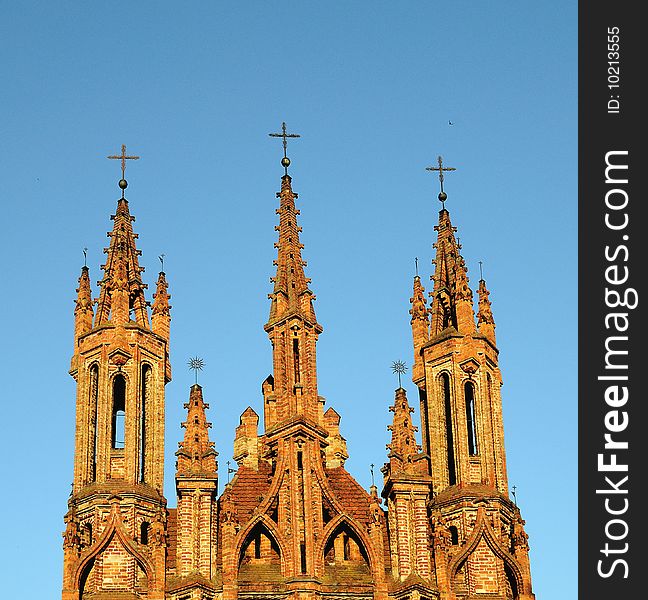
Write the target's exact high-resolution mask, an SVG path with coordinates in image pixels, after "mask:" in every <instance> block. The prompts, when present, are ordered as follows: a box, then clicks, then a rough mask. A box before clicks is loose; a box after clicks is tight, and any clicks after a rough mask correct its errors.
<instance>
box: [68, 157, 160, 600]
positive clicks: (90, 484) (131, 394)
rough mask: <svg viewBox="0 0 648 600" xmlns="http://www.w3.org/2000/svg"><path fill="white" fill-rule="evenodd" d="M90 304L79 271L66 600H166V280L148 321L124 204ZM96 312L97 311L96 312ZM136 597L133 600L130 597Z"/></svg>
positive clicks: (122, 184)
mask: <svg viewBox="0 0 648 600" xmlns="http://www.w3.org/2000/svg"><path fill="white" fill-rule="evenodd" d="M125 150H126V149H125V147H124V146H122V155H121V156H120V157H116V158H120V159H121V161H122V179H121V180H120V182H119V185H120V187H121V189H122V196H121V198H120V199H119V200H118V202H117V210H116V212H115V215H113V216H112V219H113V221H114V224H113V228H112V231H111V232H109V233H108V237H109V238H110V243H109V246H108V248H106V249H105V250H104V252H105V253H106V262H105V264H104V265H103V266H102V269H103V277H102V279H101V281H99V298H98V299H97V300H95V301H94V302H93V300H92V299H91V285H90V276H89V270H88V268H87V267H86V266H84V267H83V269H82V271H81V277H80V279H79V288H78V290H77V292H78V297H77V301H76V308H75V311H74V314H75V332H74V333H75V335H74V354H73V356H72V364H71V369H70V374H71V375H72V376H73V377H74V379H75V380H76V385H77V399H76V434H75V453H74V477H73V483H72V493H71V495H70V498H69V500H68V512H67V514H66V516H65V522H66V528H65V534H64V580H63V600H72V599H74V600H78V599H79V598H81V597H86V595H87V596H88V597H90V595H91V596H92V598H97V599H99V598H105V599H109V598H116V597H119V598H136V597H140V594H144V595H145V596H146V597H147V598H149V599H162V598H164V585H165V545H166V501H165V499H164V496H163V475H164V387H165V385H166V383H168V381H169V380H170V379H171V368H170V365H169V320H170V317H169V308H170V307H169V304H168V298H169V296H168V294H167V283H166V279H165V276H164V273H160V276H159V279H158V282H157V290H156V293H155V294H154V295H153V297H154V299H155V302H154V304H153V311H152V313H153V314H152V318H149V313H148V308H147V301H146V298H145V289H146V287H147V286H146V285H145V284H144V283H143V282H142V276H141V273H142V271H143V270H144V269H143V267H140V266H139V256H140V254H141V253H140V251H139V250H137V248H136V245H135V240H136V239H137V234H135V233H134V232H133V227H132V223H133V221H134V220H135V219H134V217H132V216H131V214H130V211H129V206H128V201H127V200H126V198H125V197H124V190H125V189H126V186H127V183H126V180H125V179H124V167H125V160H126V159H130V158H137V157H130V156H126V153H125ZM94 304H96V307H97V308H96V312H95V311H93V306H94ZM128 594H130V595H128Z"/></svg>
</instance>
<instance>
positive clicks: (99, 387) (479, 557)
mask: <svg viewBox="0 0 648 600" xmlns="http://www.w3.org/2000/svg"><path fill="white" fill-rule="evenodd" d="M284 160H287V159H284ZM282 164H284V163H283V162H282ZM287 164H289V162H288V163H287ZM287 164H284V167H285V168H286V171H287ZM122 189H124V188H122ZM277 196H278V198H279V208H278V210H277V213H278V215H279V225H278V227H277V228H276V229H277V230H278V234H279V235H278V241H277V243H276V244H275V247H276V249H277V258H276V260H275V265H276V269H277V270H276V275H275V277H273V279H272V281H273V283H274V287H273V290H272V292H271V293H270V294H269V298H270V316H269V319H268V322H267V324H266V325H265V331H266V332H267V334H268V337H269V339H270V342H271V347H272V358H273V372H272V374H271V375H270V376H268V378H267V379H266V380H265V381H264V382H263V383H262V396H263V422H262V424H261V425H260V422H259V421H260V418H259V415H258V414H257V413H256V412H255V411H254V410H253V409H252V408H249V407H248V408H247V409H245V410H244V411H243V413H242V415H241V420H240V424H239V426H238V427H237V428H236V432H235V441H234V460H235V461H236V462H237V467H238V468H237V470H236V473H235V475H234V477H233V479H232V480H231V481H230V482H228V483H227V485H225V486H224V488H223V489H222V491H221V490H219V481H218V473H217V469H218V465H217V461H216V457H217V452H216V450H215V445H214V442H213V441H211V440H210V436H209V427H210V423H209V422H208V421H207V415H206V410H207V409H208V405H207V404H206V403H205V401H204V399H203V390H202V388H201V387H200V386H199V385H197V384H196V385H193V386H192V387H191V389H190V392H189V401H188V402H187V403H186V404H185V408H186V409H187V418H186V421H185V422H183V423H182V426H183V427H184V438H183V440H182V441H181V442H180V443H179V448H178V450H177V452H176V457H177V461H176V495H177V499H176V503H177V508H169V507H167V501H166V499H165V498H164V496H163V472H164V469H163V465H164V404H165V398H164V389H165V385H166V383H167V382H168V381H170V378H171V367H170V364H169V358H168V357H169V340H170V337H169V336H170V319H171V316H170V315H171V313H170V308H171V307H170V304H169V298H170V296H169V294H168V283H167V280H166V276H165V274H164V273H160V274H159V277H158V280H157V284H156V290H155V293H154V294H153V295H152V298H153V302H152V305H151V304H149V303H148V302H147V300H146V298H145V289H146V285H145V284H144V283H143V282H142V279H141V271H143V269H142V268H141V267H139V263H138V257H139V254H140V253H139V251H138V250H137V249H136V245H135V240H136V238H137V235H136V234H135V233H134V232H133V229H132V221H133V220H134V218H133V217H132V216H131V215H130V212H129V207H128V201H127V200H126V199H125V198H123V197H122V198H121V199H120V200H119V201H118V204H117V211H116V214H115V216H114V217H113V219H114V226H113V229H112V231H111V232H110V233H109V237H110V245H109V248H107V249H106V254H107V259H106V263H105V265H103V266H102V269H103V277H102V279H101V281H100V282H99V287H100V293H99V298H98V299H97V300H95V301H93V300H92V298H91V295H92V292H91V283H90V276H89V270H88V268H87V267H83V269H82V271H81V277H80V279H79V288H78V290H77V293H78V295H77V301H76V307H75V311H74V315H75V326H74V332H75V338H74V340H75V345H74V355H73V357H72V365H71V370H70V373H71V375H72V376H73V377H74V378H75V380H76V382H77V403H76V433H75V457H74V459H75V460H74V479H73V489H72V494H71V496H70V498H69V502H68V504H69V509H68V512H67V514H66V515H65V532H64V544H63V547H64V565H63V593H62V598H63V600H91V599H93V600H94V599H106V600H108V599H135V598H146V599H150V600H162V599H170V600H234V599H236V598H241V599H243V600H253V599H254V600H278V599H280V598H281V599H283V598H294V599H295V600H315V599H316V598H322V599H326V598H328V599H330V600H341V599H342V598H345V599H347V598H348V599H353V598H357V599H359V600H360V599H361V600H369V599H370V598H374V599H376V600H387V599H388V598H394V599H396V598H398V599H401V598H402V599H407V600H419V599H420V598H421V597H424V598H429V599H433V598H439V599H441V600H459V599H466V600H468V599H476V598H483V599H484V600H494V599H501V600H508V599H510V600H513V599H519V600H532V599H533V598H534V595H533V593H532V591H531V580H530V568H529V559H528V542H527V536H526V533H525V531H524V521H523V520H522V518H521V516H520V511H519V509H518V508H517V506H516V505H515V504H514V503H513V502H511V500H510V498H509V495H508V483H507V474H506V462H505V456H504V444H503V441H504V440H503V427H502V410H501V398H500V394H499V387H500V385H501V376H500V372H499V369H498V350H497V347H496V346H495V322H494V319H493V315H492V311H491V304H490V301H489V299H488V296H489V292H488V290H487V289H486V284H485V282H484V281H483V280H482V281H480V282H479V288H478V291H477V292H478V308H479V312H478V313H477V315H475V312H474V307H473V294H472V291H471V289H470V287H469V285H468V275H467V269H466V267H465V263H464V261H463V258H462V257H461V255H460V252H459V250H460V246H459V245H458V243H457V241H456V239H455V237H454V232H455V229H454V228H453V227H452V225H451V222H450V215H449V213H448V211H447V210H445V208H444V209H443V210H442V211H441V212H440V213H439V224H438V226H437V227H436V228H435V229H436V230H437V231H438V235H437V241H436V243H435V248H436V259H435V261H434V262H435V265H436V268H435V274H434V276H433V280H434V285H433V289H432V292H431V294H430V296H431V303H430V308H428V306H427V301H426V298H425V293H424V292H425V290H424V289H423V285H422V283H421V279H420V277H419V276H418V275H417V276H416V277H415V279H414V290H413V295H412V298H411V299H410V302H411V304H412V308H411V310H410V314H411V315H412V320H411V322H412V334H413V343H414V367H413V381H414V383H415V384H416V386H417V389H418V393H419V399H418V400H419V402H420V410H421V413H420V422H421V436H422V442H423V443H422V446H419V445H417V442H416V435H415V432H416V431H417V427H416V426H415V425H414V413H415V409H414V408H412V407H411V406H410V404H409V401H408V398H407V395H406V392H405V390H404V389H403V388H400V387H399V389H397V390H396V394H395V399H394V404H393V406H391V407H390V410H391V411H392V412H393V423H392V425H390V427H389V430H390V432H391V442H390V444H389V445H388V455H387V461H388V462H387V463H386V464H385V466H384V467H383V469H382V473H383V475H384V486H383V491H382V498H381V497H380V496H379V494H378V489H377V488H376V486H374V485H372V486H371V488H370V490H369V491H367V490H365V489H363V488H362V487H361V486H360V485H359V484H358V483H357V482H356V481H355V480H354V479H353V477H352V476H351V475H350V474H349V473H348V472H347V471H346V469H345V467H344V464H345V461H346V459H347V458H348V454H347V448H346V440H345V438H344V437H342V434H341V430H340V415H339V414H338V413H337V412H336V411H335V410H334V409H333V408H328V409H327V410H326V411H325V410H324V404H325V400H324V398H323V397H322V396H320V395H319V392H318V387H317V366H316V346H317V340H318V337H319V335H320V334H321V333H322V331H323V328H322V326H321V325H320V324H319V323H318V321H317V318H316V315H315V310H314V308H313V300H314V299H315V296H314V294H313V293H312V291H311V290H310V288H309V284H310V279H308V278H307V277H306V276H305V273H304V266H305V262H304V261H303V260H302V257H301V250H302V248H303V246H302V244H301V243H300V241H299V233H300V232H301V228H300V227H299V226H298V225H297V217H298V215H299V210H297V209H296V207H295V200H296V199H297V194H296V193H294V192H293V190H292V180H291V177H290V176H289V175H288V174H287V172H286V174H285V175H284V176H283V177H282V178H281V190H280V192H278V193H277ZM149 306H150V307H151V308H150V309H149ZM95 307H96V310H95ZM149 310H150V315H149Z"/></svg>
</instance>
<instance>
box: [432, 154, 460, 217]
mask: <svg viewBox="0 0 648 600" xmlns="http://www.w3.org/2000/svg"><path fill="white" fill-rule="evenodd" d="M437 161H438V163H439V166H438V167H425V170H426V171H439V181H440V182H441V193H440V194H439V200H441V204H442V205H443V207H444V208H445V199H446V198H447V196H446V193H445V192H444V191H443V172H444V171H456V170H457V169H455V168H454V167H444V166H443V157H442V156H439V157H438V158H437Z"/></svg>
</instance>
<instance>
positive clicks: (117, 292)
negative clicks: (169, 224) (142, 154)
mask: <svg viewBox="0 0 648 600" xmlns="http://www.w3.org/2000/svg"><path fill="white" fill-rule="evenodd" d="M108 158H110V159H113V160H120V161H121V172H122V178H121V179H120V180H119V187H120V189H121V191H122V195H121V198H120V199H119V200H118V202H117V211H116V213H115V214H114V215H112V216H111V219H113V221H114V225H113V230H112V231H111V232H109V233H108V237H109V238H110V245H109V247H108V248H104V253H106V254H107V255H108V257H107V259H106V263H105V264H104V265H102V266H101V268H102V269H103V270H104V277H103V279H102V280H101V281H100V282H99V285H100V286H101V292H100V295H99V306H98V307H97V319H96V323H95V326H97V325H104V324H106V323H107V322H108V321H110V322H111V323H112V324H113V325H125V324H126V323H128V322H129V321H130V320H131V311H133V312H134V315H133V316H134V320H135V321H136V322H137V324H138V325H140V326H142V327H146V328H147V329H148V328H149V318H148V312H147V310H146V299H145V298H144V290H145V289H146V287H147V286H146V285H145V284H144V283H143V282H142V275H141V272H142V271H144V267H140V266H139V264H138V260H137V257H138V256H139V255H140V254H141V252H140V251H139V250H137V249H136V247H135V240H136V239H137V234H136V233H133V225H132V222H133V221H134V220H135V217H132V216H131V214H130V212H129V210H128V201H127V200H126V198H124V191H125V190H126V188H127V187H128V182H127V181H126V179H125V177H126V175H125V172H126V161H127V160H137V159H139V156H128V155H127V154H126V146H125V145H123V144H122V152H121V154H120V155H118V156H117V155H115V156H109V157H108Z"/></svg>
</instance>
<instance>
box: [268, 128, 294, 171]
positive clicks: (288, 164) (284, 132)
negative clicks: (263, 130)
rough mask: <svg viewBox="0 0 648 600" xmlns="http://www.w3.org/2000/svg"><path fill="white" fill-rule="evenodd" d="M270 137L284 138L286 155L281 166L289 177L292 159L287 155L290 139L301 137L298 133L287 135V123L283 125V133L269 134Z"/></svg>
mask: <svg viewBox="0 0 648 600" xmlns="http://www.w3.org/2000/svg"><path fill="white" fill-rule="evenodd" d="M268 135H269V136H270V137H280V138H283V149H284V155H283V158H282V159H281V166H282V167H283V168H284V169H285V170H286V175H288V167H289V166H290V159H289V158H288V156H287V155H286V152H287V151H288V138H298V137H301V135H299V134H298V133H286V123H282V124H281V133H269V134H268Z"/></svg>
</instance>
